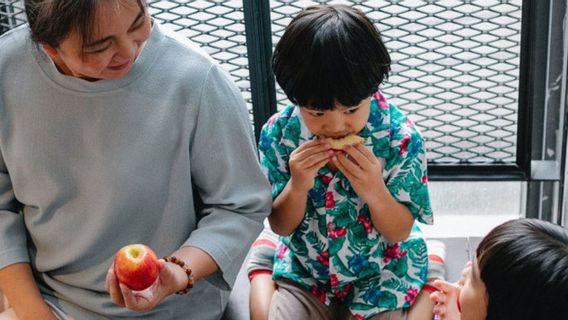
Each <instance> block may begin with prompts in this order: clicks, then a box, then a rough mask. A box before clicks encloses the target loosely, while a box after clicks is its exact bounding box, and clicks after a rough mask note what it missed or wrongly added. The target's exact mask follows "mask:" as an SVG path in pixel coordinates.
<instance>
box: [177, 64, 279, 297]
mask: <svg viewBox="0 0 568 320" xmlns="http://www.w3.org/2000/svg"><path fill="white" fill-rule="evenodd" d="M189 154H190V159H191V167H192V169H191V176H192V181H193V184H194V185H195V188H196V189H197V190H196V191H197V193H198V194H199V196H200V198H201V200H202V203H203V211H202V212H200V213H198V214H199V215H200V216H202V218H201V219H200V220H199V222H198V226H197V229H195V230H194V231H193V232H192V233H191V235H190V237H189V239H188V240H187V241H186V243H185V245H188V246H195V247H198V248H200V249H202V250H204V251H205V252H207V253H208V254H209V255H210V256H211V257H212V258H213V259H214V260H215V261H216V263H217V265H218V266H219V268H220V272H218V273H216V274H214V275H212V276H210V277H208V280H209V281H210V282H211V283H212V284H214V285H216V286H218V287H220V288H222V289H230V288H231V287H232V285H233V283H234V281H235V279H236V276H237V273H238V272H239V269H240V267H241V265H242V263H243V260H244V258H245V257H246V254H247V252H248V250H249V248H250V245H251V244H252V242H253V241H254V240H255V239H256V237H257V236H258V235H259V233H260V232H261V230H262V228H263V224H262V222H263V220H264V218H266V216H268V214H269V213H270V209H271V207H272V199H271V196H270V188H269V185H268V182H267V180H266V178H265V177H264V175H263V174H262V172H261V170H260V165H259V163H258V156H257V152H256V147H255V140H254V134H253V133H252V126H251V122H250V118H249V113H248V110H247V108H246V106H245V103H244V100H243V98H242V96H241V94H240V92H239V90H238V89H237V88H236V86H235V85H234V83H233V82H232V81H231V80H230V79H229V77H228V75H227V74H226V73H225V72H224V71H223V70H222V69H221V68H220V67H219V66H216V65H214V66H212V67H211V69H210V70H209V73H208V76H207V79H206V81H205V83H204V86H203V90H202V93H201V100H200V105H199V110H198V112H197V119H196V125H195V130H194V135H193V137H192V142H191V143H190V150H189Z"/></svg>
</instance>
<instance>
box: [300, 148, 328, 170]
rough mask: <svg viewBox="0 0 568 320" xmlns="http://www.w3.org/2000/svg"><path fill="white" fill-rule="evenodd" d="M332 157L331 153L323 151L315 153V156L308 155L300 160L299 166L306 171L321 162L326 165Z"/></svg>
mask: <svg viewBox="0 0 568 320" xmlns="http://www.w3.org/2000/svg"><path fill="white" fill-rule="evenodd" d="M332 155H333V152H332V151H324V152H320V153H316V154H313V155H310V156H309V157H307V158H304V159H302V160H300V161H299V164H300V167H302V168H306V169H307V168H312V167H313V166H315V165H319V164H320V163H322V162H323V163H324V164H325V163H327V162H328V161H329V160H330V159H331V156H332ZM318 168H319V167H318Z"/></svg>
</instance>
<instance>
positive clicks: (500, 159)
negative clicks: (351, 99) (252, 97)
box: [271, 0, 522, 164]
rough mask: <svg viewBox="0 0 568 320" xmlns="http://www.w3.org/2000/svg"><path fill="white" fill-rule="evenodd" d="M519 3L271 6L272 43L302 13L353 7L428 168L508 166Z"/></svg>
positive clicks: (512, 147) (512, 151)
mask: <svg viewBox="0 0 568 320" xmlns="http://www.w3.org/2000/svg"><path fill="white" fill-rule="evenodd" d="M521 2H522V0H512V1H503V0H502V1H490V0H479V1H466V0H461V1H458V0H439V1H418V0H411V1H410V0H409V1H381V0H374V1H372V0H371V1H306V0H304V1H287V0H281V1H276V0H272V1H271V4H272V9H271V17H272V21H273V24H272V27H273V29H272V32H273V35H274V37H273V43H276V42H277V41H278V40H279V38H280V37H281V35H282V33H283V32H284V29H285V27H286V25H288V23H289V22H290V20H291V17H292V16H295V15H296V14H297V13H298V12H299V11H300V10H301V9H302V8H304V7H306V6H309V5H315V4H325V3H327V4H350V5H354V6H355V7H357V8H359V9H361V10H362V11H363V12H365V13H366V14H367V16H369V18H371V20H373V22H374V23H375V24H376V26H377V28H378V29H379V30H380V31H381V34H382V36H383V41H384V42H385V44H386V46H387V48H388V49H389V52H390V54H391V58H392V60H393V63H392V73H391V76H390V77H389V79H388V82H387V83H385V85H384V88H383V91H384V92H385V93H386V94H387V97H389V98H390V101H391V102H392V103H394V104H396V105H397V106H399V107H400V108H401V109H403V110H404V111H406V112H407V114H409V115H410V118H411V119H412V120H413V121H415V122H416V124H417V126H418V127H419V128H421V132H422V133H423V135H424V136H425V137H426V140H427V142H426V147H427V149H428V156H429V162H430V163H439V164H462V163H471V164H496V163H504V164H507V163H514V162H515V160H516V159H515V157H516V144H517V143H516V139H517V114H518V103H517V102H518V82H519V60H520V59H519V56H520V54H519V52H520V35H521V9H522V8H521ZM278 92H279V95H278V102H279V106H280V107H282V106H284V105H285V104H287V103H288V101H287V99H286V98H285V96H284V95H283V93H282V91H281V90H280V89H279V88H278Z"/></svg>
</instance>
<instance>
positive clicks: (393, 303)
mask: <svg viewBox="0 0 568 320" xmlns="http://www.w3.org/2000/svg"><path fill="white" fill-rule="evenodd" d="M379 305H380V306H381V307H382V308H385V309H389V310H394V309H396V308H397V305H398V300H397V299H396V295H394V294H392V293H390V292H388V291H382V292H381V298H380V299H379Z"/></svg>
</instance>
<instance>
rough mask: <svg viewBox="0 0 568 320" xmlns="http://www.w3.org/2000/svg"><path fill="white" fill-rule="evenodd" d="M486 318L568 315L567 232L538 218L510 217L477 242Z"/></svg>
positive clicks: (520, 319) (524, 319)
mask: <svg viewBox="0 0 568 320" xmlns="http://www.w3.org/2000/svg"><path fill="white" fill-rule="evenodd" d="M477 259H478V264H479V273H480V277H481V280H482V281H483V282H484V284H485V287H486V288H487V296H488V306H487V319H488V320H497V319H498V320H509V319H511V320H513V319H514V320H530V319H551V320H552V319H567V318H568V230H567V229H565V228H562V227H561V226H558V225H555V224H552V223H549V222H546V221H542V220H537V219H518V220H511V221H508V222H506V223H504V224H502V225H500V226H498V227H496V228H495V229H493V230H492V231H491V232H490V233H489V234H488V235H487V236H486V237H485V238H484V239H483V240H482V241H481V243H480V244H479V247H478V248H477Z"/></svg>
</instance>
